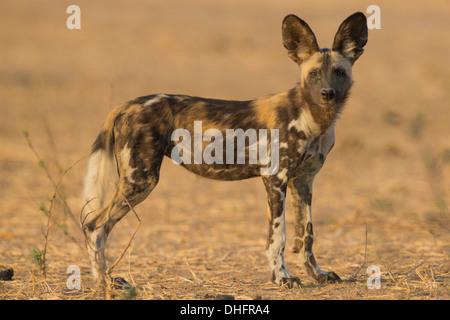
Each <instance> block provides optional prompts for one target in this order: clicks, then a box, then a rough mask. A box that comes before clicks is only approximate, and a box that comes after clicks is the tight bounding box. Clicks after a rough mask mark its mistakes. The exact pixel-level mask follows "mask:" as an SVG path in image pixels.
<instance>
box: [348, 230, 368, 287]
mask: <svg viewBox="0 0 450 320" xmlns="http://www.w3.org/2000/svg"><path fill="white" fill-rule="evenodd" d="M366 258H367V226H366V243H365V245H364V261H363V263H362V264H361V266H360V267H359V269H358V271H356V273H355V274H354V275H353V276H351V277H350V278H348V279H347V280H353V279H355V278H356V276H357V275H358V273H359V272H360V271H361V269H362V268H363V267H364V265H365V264H366Z"/></svg>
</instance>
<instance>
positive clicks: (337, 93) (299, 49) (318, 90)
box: [282, 12, 367, 107]
mask: <svg viewBox="0 0 450 320" xmlns="http://www.w3.org/2000/svg"><path fill="white" fill-rule="evenodd" d="M282 31H283V44H284V46H285V48H286V49H287V51H288V55H289V57H290V58H291V59H292V60H294V62H296V63H297V64H298V65H299V66H300V67H301V80H300V89H301V91H302V93H303V95H304V96H305V98H306V99H308V100H310V102H312V103H314V104H316V105H321V106H324V107H326V106H338V105H342V104H343V102H345V99H346V98H347V95H348V93H349V90H350V87H351V86H352V83H353V80H352V66H353V63H354V62H355V61H356V60H357V59H358V58H359V57H360V56H361V54H362V53H363V51H364V49H363V47H364V45H365V44H366V43H367V21H366V17H365V16H364V14H363V13H361V12H357V13H355V14H353V15H351V16H350V17H348V18H347V19H345V20H344V22H342V24H341V26H340V27H339V29H338V31H337V33H336V35H335V37H334V42H333V46H332V49H320V48H319V46H318V44H317V40H316V37H315V35H314V33H313V32H312V31H311V28H310V27H309V26H308V24H307V23H306V22H304V21H303V20H302V19H300V18H298V17H297V16H295V15H288V16H286V18H284V20H283V27H282Z"/></svg>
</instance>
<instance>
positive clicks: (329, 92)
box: [320, 88, 336, 101]
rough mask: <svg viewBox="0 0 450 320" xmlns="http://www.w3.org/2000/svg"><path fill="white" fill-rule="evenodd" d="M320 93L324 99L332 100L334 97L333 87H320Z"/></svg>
mask: <svg viewBox="0 0 450 320" xmlns="http://www.w3.org/2000/svg"><path fill="white" fill-rule="evenodd" d="M320 94H321V95H322V98H323V99H324V100H326V101H330V100H333V99H334V97H336V90H334V89H333V88H330V89H322V90H321V91H320Z"/></svg>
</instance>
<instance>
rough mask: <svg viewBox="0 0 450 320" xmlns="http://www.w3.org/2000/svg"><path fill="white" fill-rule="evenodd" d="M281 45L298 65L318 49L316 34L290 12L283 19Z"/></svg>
mask: <svg viewBox="0 0 450 320" xmlns="http://www.w3.org/2000/svg"><path fill="white" fill-rule="evenodd" d="M282 33H283V45H284V47H285V48H286V49H287V51H288V55H289V57H290V58H291V59H292V60H294V62H296V63H298V64H299V65H300V64H302V63H303V61H305V60H307V59H308V58H309V57H310V56H311V55H312V54H313V53H315V52H317V51H319V45H318V44H317V40H316V36H315V35H314V33H313V32H312V31H311V28H310V27H309V26H308V24H307V23H306V22H305V21H303V20H302V19H300V18H299V17H297V16H295V15H293V14H290V15H288V16H286V17H285V18H284V20H283V27H282Z"/></svg>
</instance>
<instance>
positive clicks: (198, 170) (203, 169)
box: [181, 163, 260, 181]
mask: <svg viewBox="0 0 450 320" xmlns="http://www.w3.org/2000/svg"><path fill="white" fill-rule="evenodd" d="M181 166H183V167H184V168H185V169H187V170H189V171H190V172H192V173H195V174H197V175H199V176H202V177H205V178H208V179H215V180H224V181H235V180H243V179H249V178H253V177H258V176H260V167H259V166H258V165H248V164H246V165H243V164H210V165H208V164H184V163H182V164H181Z"/></svg>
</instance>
